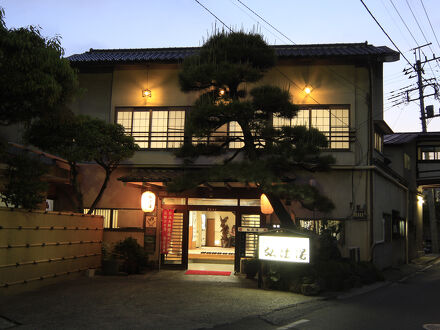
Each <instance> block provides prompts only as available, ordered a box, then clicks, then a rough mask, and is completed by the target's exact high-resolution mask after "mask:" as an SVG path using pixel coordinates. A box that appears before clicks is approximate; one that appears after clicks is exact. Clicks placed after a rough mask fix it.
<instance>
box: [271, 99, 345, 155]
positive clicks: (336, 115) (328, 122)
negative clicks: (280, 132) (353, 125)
mask: <svg viewBox="0 0 440 330" xmlns="http://www.w3.org/2000/svg"><path fill="white" fill-rule="evenodd" d="M282 126H305V127H307V128H310V127H314V128H317V129H318V130H319V131H321V132H322V133H323V134H324V135H325V136H326V137H327V139H328V142H329V148H330V149H349V148H350V110H349V109H348V108H339V107H337V108H336V107H319V108H310V109H301V110H299V111H298V114H297V116H296V117H294V118H292V119H286V118H281V117H274V118H273V127H274V128H280V127H282Z"/></svg>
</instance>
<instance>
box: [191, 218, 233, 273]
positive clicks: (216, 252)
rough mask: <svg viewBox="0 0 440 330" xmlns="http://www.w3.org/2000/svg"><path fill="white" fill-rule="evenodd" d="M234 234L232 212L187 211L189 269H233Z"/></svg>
mask: <svg viewBox="0 0 440 330" xmlns="http://www.w3.org/2000/svg"><path fill="white" fill-rule="evenodd" d="M235 237H236V216H235V212H232V211H195V210H194V211H189V228H188V269H194V270H226V271H234V260H235V245H236V241H235Z"/></svg>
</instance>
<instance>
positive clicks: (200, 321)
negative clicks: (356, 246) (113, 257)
mask: <svg viewBox="0 0 440 330" xmlns="http://www.w3.org/2000/svg"><path fill="white" fill-rule="evenodd" d="M183 274H184V271H161V272H160V273H150V274H146V275H132V276H126V277H124V276H121V277H118V276H115V277H104V276H95V277H94V278H87V277H85V276H83V277H81V278H80V279H79V280H72V281H68V282H66V283H64V284H56V285H51V286H49V287H47V288H45V289H41V290H38V291H34V292H31V293H27V294H21V295H18V296H14V297H2V298H1V300H2V301H1V302H0V316H2V317H4V318H7V319H9V320H11V321H15V322H17V323H18V324H20V325H19V326H17V327H16V328H18V329H79V328H81V329H198V328H210V327H213V326H214V325H216V324H222V323H226V322H228V323H229V322H235V321H237V320H239V319H242V318H243V317H246V316H256V315H264V314H267V313H269V312H271V311H273V310H274V309H280V308H285V307H289V306H295V305H296V304H298V303H301V302H304V301H311V300H316V299H317V298H312V297H304V296H301V295H297V294H293V293H288V292H276V291H265V290H259V289H257V283H256V280H247V279H245V278H244V277H242V276H234V275H232V276H230V277H226V276H200V275H183ZM3 323H4V324H7V322H6V321H3ZM1 324H2V323H1V322H0V329H1V328H2V326H1ZM10 325H14V324H11V323H9V326H10ZM3 328H6V325H5V326H3ZM14 329H15V328H14Z"/></svg>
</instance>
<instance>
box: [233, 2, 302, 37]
mask: <svg viewBox="0 0 440 330" xmlns="http://www.w3.org/2000/svg"><path fill="white" fill-rule="evenodd" d="M237 1H238V2H239V3H241V4H242V5H243V6H245V7H246V8H247V9H248V10H249V11H251V12H252V13H253V14H254V15H255V16H257V17H259V18H260V19H261V20H262V21H263V22H264V23H266V24H267V25H269V26H270V27H271V28H272V29H274V30H275V31H277V32H278V33H279V34H281V35H282V36H283V37H284V38H286V39H287V40H289V41H290V42H291V43H292V44H294V45H296V44H295V43H294V42H293V41H292V39H290V38H289V37H288V36H286V35H285V34H284V33H282V32H281V31H280V30H278V29H277V28H276V27H275V26H273V25H272V24H270V23H269V22H268V21H266V20H265V19H264V18H263V17H261V16H260V15H258V14H257V13H256V12H255V11H253V10H252V9H251V8H249V7H248V6H247V5H246V4H245V3H243V2H242V1H241V0H237Z"/></svg>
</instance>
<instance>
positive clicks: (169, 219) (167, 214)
mask: <svg viewBox="0 0 440 330" xmlns="http://www.w3.org/2000/svg"><path fill="white" fill-rule="evenodd" d="M173 219H174V210H172V209H167V210H163V211H162V232H161V245H160V253H162V254H167V253H168V251H169V249H170V243H171V233H172V231H173Z"/></svg>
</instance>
